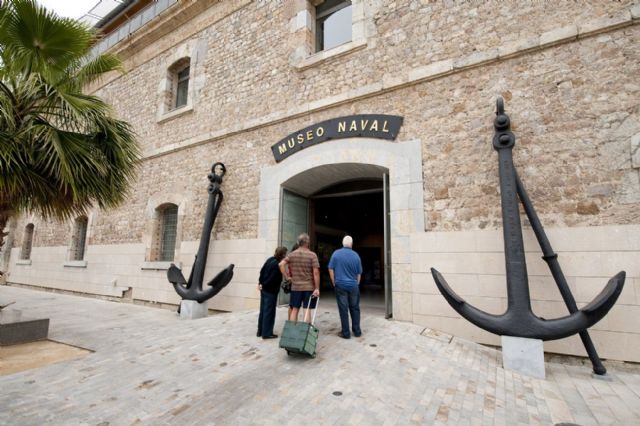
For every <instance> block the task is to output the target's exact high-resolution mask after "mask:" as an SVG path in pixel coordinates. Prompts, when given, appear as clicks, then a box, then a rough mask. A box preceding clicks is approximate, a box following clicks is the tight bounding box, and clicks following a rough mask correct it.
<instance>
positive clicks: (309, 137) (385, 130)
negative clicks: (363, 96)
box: [271, 114, 402, 162]
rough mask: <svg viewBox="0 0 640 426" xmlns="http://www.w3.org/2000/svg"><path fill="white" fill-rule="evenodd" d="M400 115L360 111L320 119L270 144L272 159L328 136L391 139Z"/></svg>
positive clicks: (313, 143) (399, 121) (286, 155)
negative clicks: (321, 120) (328, 118)
mask: <svg viewBox="0 0 640 426" xmlns="http://www.w3.org/2000/svg"><path fill="white" fill-rule="evenodd" d="M401 125H402V117H398V116H394V115H381V114H363V115H353V116H347V117H339V118H334V119H331V120H327V121H323V122H321V123H318V124H315V125H313V126H309V127H306V128H304V129H302V130H299V131H297V132H294V133H291V134H290V135H289V136H287V137H286V138H284V139H282V140H280V141H279V142H278V143H277V144H275V145H273V146H272V147H271V150H272V151H273V155H274V158H275V160H276V162H279V161H282V160H284V159H285V158H286V157H288V156H289V155H291V154H294V153H296V152H298V151H300V150H301V149H304V148H306V147H309V146H312V145H315V144H318V143H321V142H325V141H328V140H332V139H344V138H353V137H369V138H376V139H388V140H394V139H395V138H396V136H397V135H398V131H399V130H400V126H401Z"/></svg>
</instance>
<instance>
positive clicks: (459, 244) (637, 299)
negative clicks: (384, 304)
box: [404, 224, 640, 362]
mask: <svg viewBox="0 0 640 426" xmlns="http://www.w3.org/2000/svg"><path fill="white" fill-rule="evenodd" d="M546 232H547V235H548V237H549V240H550V242H551V244H552V247H553V249H554V251H555V252H556V253H558V260H559V262H560V265H561V267H562V270H563V273H564V275H565V277H566V279H567V283H568V284H569V288H570V289H571V292H572V294H573V296H574V297H575V300H576V302H577V304H578V307H584V306H585V305H586V304H588V303H589V302H591V301H592V300H593V299H594V298H595V297H596V296H597V295H598V294H599V293H600V291H602V289H604V287H605V285H606V284H607V282H608V280H609V279H610V278H611V277H613V275H615V274H617V273H618V272H620V271H622V270H624V271H626V274H627V278H626V282H625V285H624V288H623V290H622V293H621V295H620V297H619V298H618V302H617V303H616V305H615V306H614V307H613V308H612V309H611V311H609V313H608V314H607V316H606V317H604V318H603V319H602V320H601V321H600V322H598V323H597V324H596V325H594V326H593V327H592V328H590V329H589V334H590V335H591V337H592V339H593V341H594V344H595V346H596V349H597V350H598V353H599V354H600V356H601V357H603V358H608V359H619V360H628V361H635V362H639V361H640V263H639V262H638V259H639V258H640V226H639V225H637V224H636V225H625V226H602V227H593V226H590V227H573V228H547V229H546ZM524 237H525V252H526V258H527V271H528V274H529V288H530V293H531V299H532V303H531V305H532V309H533V311H534V313H535V314H536V315H538V316H541V317H543V318H546V319H553V318H560V317H563V316H566V315H568V314H569V311H568V309H567V307H566V305H565V304H564V302H563V300H562V297H561V296H560V292H559V291H558V288H557V286H556V284H555V282H554V281H553V278H552V277H551V274H550V273H549V269H548V267H547V265H546V263H545V262H544V261H543V260H542V258H541V257H542V253H541V250H540V246H539V245H538V242H537V241H536V238H535V236H534V234H533V232H532V231H531V230H529V231H527V232H525V233H524ZM410 250H411V275H412V279H411V291H412V293H413V301H412V302H413V303H412V304H411V305H410V306H404V308H405V310H407V311H410V312H407V314H408V315H409V316H411V318H412V319H411V320H412V321H413V322H415V323H417V324H421V325H424V326H426V327H431V328H433V329H436V330H441V331H444V332H445V333H450V334H452V335H455V336H461V337H466V338H468V339H471V340H474V341H476V342H481V343H487V344H491V345H496V346H500V337H499V336H496V335H494V334H490V333H488V332H486V331H484V330H482V329H480V328H478V327H476V326H474V325H472V324H471V323H469V322H468V321H467V320H465V319H463V318H461V317H460V316H459V315H458V313H457V312H455V311H454V310H453V309H452V308H451V307H450V306H449V304H448V303H447V302H446V301H445V299H444V297H442V295H441V294H440V292H439V291H438V288H437V287H436V286H435V283H434V281H433V277H432V276H431V272H430V268H432V267H433V268H436V269H437V270H438V271H439V272H440V273H442V275H443V276H444V277H445V279H446V280H447V282H448V283H449V285H450V286H451V288H452V289H454V291H455V292H456V293H458V294H459V295H460V296H461V297H463V298H464V299H465V300H467V301H468V302H469V303H470V304H471V305H473V306H475V307H477V308H479V309H482V310H485V311H486V312H489V313H492V314H498V315H499V314H501V313H503V312H504V311H505V310H506V308H507V299H506V277H505V263H504V246H503V241H502V230H483V231H457V232H425V233H415V234H412V235H411V249H410ZM545 350H546V351H549V352H557V353H568V354H573V355H580V356H586V355H587V354H586V351H585V350H584V347H583V346H582V342H581V341H580V338H579V337H578V336H577V335H574V336H571V337H569V338H565V339H560V340H554V341H549V342H545Z"/></svg>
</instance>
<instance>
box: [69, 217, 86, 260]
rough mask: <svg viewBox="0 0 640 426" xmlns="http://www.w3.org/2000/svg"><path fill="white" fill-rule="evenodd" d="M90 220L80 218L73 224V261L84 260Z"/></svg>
mask: <svg viewBox="0 0 640 426" xmlns="http://www.w3.org/2000/svg"><path fill="white" fill-rule="evenodd" d="M88 223H89V220H88V219H87V217H86V216H80V217H79V218H77V219H76V220H75V222H74V224H73V235H72V237H71V259H70V260H84V245H85V243H86V241H87V225H88Z"/></svg>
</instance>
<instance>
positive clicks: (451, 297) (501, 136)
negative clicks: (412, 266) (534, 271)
mask: <svg viewBox="0 0 640 426" xmlns="http://www.w3.org/2000/svg"><path fill="white" fill-rule="evenodd" d="M494 127H495V131H496V132H495V136H494V137H493V147H494V149H495V150H496V151H498V161H499V163H498V169H499V174H500V198H501V204H502V222H503V233H504V252H505V263H506V274H507V310H506V312H505V313H503V314H501V315H493V314H489V313H487V312H484V311H482V310H480V309H478V308H475V307H473V306H471V305H470V304H469V303H467V302H466V301H465V300H464V299H462V298H461V297H460V296H458V295H457V294H456V293H455V292H454V291H453V290H452V289H451V287H449V285H448V284H447V282H446V281H445V279H444V278H443V276H442V275H441V274H440V273H439V272H438V271H437V270H435V269H434V268H431V273H432V275H433V279H434V280H435V282H436V285H437V286H438V289H439V290H440V292H441V293H442V295H443V296H444V298H445V299H446V300H447V302H449V305H451V307H452V308H453V309H455V310H456V312H458V313H459V314H460V315H461V316H462V317H464V318H466V319H467V320H468V321H470V322H472V323H473V324H475V325H477V326H478V327H480V328H483V329H485V330H487V331H489V332H491V333H494V334H498V335H501V336H502V335H504V336H515V337H527V338H532V339H542V340H554V339H561V338H563V337H567V336H571V335H573V334H576V333H581V337H582V339H583V343H584V344H585V347H586V348H587V351H588V352H589V357H590V358H591V360H592V362H593V364H594V371H595V372H596V373H598V374H604V373H605V372H606V370H605V369H604V367H603V366H602V364H601V363H600V360H599V358H598V356H597V353H596V352H595V349H594V348H593V343H592V342H591V339H590V338H589V335H588V334H587V332H586V329H587V328H589V327H591V326H592V325H594V324H595V323H597V322H598V321H600V320H601V319H602V318H603V317H604V316H605V315H606V314H607V312H609V310H610V309H611V308H612V307H613V305H614V304H615V302H616V300H617V299H618V296H620V293H621V292H622V287H623V286H624V280H625V272H624V271H621V272H619V273H617V274H616V275H614V276H613V278H611V279H610V280H609V282H608V283H607V285H606V286H605V288H604V289H603V290H602V291H601V292H600V294H599V295H598V296H597V297H596V298H595V299H593V301H592V302H591V303H589V304H588V305H587V306H585V307H584V308H582V309H578V307H577V305H576V302H575V299H574V298H573V295H572V294H571V291H570V290H569V286H568V285H567V282H566V279H565V278H564V274H563V273H562V270H561V269H560V265H559V263H558V260H557V255H556V254H555V253H554V252H553V250H552V249H551V245H550V243H549V240H548V239H547V237H546V235H545V232H544V229H543V228H542V224H541V223H540V220H539V219H538V216H537V214H536V212H535V210H534V208H533V205H532V204H531V200H530V199H529V197H528V195H527V193H526V191H525V189H524V186H523V185H522V182H521V181H520V179H519V178H518V175H517V173H516V170H515V167H514V165H513V157H512V149H513V146H514V144H515V139H516V138H515V135H514V134H513V133H512V132H511V129H510V128H511V126H510V120H509V117H508V116H507V115H506V114H505V112H504V103H503V101H502V98H498V101H497V112H496V119H495V122H494ZM518 197H519V198H520V201H521V202H522V204H523V206H524V210H525V212H526V214H527V217H528V219H529V222H530V223H531V226H532V228H533V230H534V232H535V234H536V237H537V239H538V242H539V244H540V246H541V248H542V251H543V257H542V258H543V259H544V260H545V261H546V262H547V264H548V266H549V268H550V270H551V274H552V275H553V278H554V280H555V281H556V284H557V285H558V288H559V289H560V293H561V295H562V297H563V299H564V301H565V303H566V304H567V307H568V309H569V312H570V314H569V315H567V316H565V317H561V318H556V319H544V318H541V317H538V316H536V315H535V314H534V313H533V311H532V310H531V299H530V295H529V282H528V278H527V265H526V263H525V255H524V244H523V239H522V227H521V224H520V214H519V210H518ZM596 361H597V362H596Z"/></svg>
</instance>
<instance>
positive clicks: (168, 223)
mask: <svg viewBox="0 0 640 426" xmlns="http://www.w3.org/2000/svg"><path fill="white" fill-rule="evenodd" d="M177 228H178V206H176V205H175V204H169V205H167V206H165V207H163V208H162V210H161V211H160V256H159V259H158V260H159V261H161V262H171V261H172V260H173V257H174V255H175V251H176V231H177Z"/></svg>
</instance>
